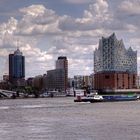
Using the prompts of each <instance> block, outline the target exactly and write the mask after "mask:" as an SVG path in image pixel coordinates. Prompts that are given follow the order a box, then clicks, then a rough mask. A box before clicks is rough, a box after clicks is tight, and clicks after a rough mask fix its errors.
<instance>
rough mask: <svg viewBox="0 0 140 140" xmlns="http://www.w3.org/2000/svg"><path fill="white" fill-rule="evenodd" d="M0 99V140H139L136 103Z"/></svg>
mask: <svg viewBox="0 0 140 140" xmlns="http://www.w3.org/2000/svg"><path fill="white" fill-rule="evenodd" d="M73 99H74V98H73V97H61V98H42V99H41V98H40V99H15V100H12V99H11V100H0V140H140V101H131V102H106V103H75V102H73Z"/></svg>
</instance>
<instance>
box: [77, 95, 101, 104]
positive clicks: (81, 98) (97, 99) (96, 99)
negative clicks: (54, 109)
mask: <svg viewBox="0 0 140 140" xmlns="http://www.w3.org/2000/svg"><path fill="white" fill-rule="evenodd" d="M103 100H104V99H103V97H102V96H101V95H98V94H88V95H87V96H77V98H76V99H75V100H74V102H91V103H94V102H102V101H103Z"/></svg>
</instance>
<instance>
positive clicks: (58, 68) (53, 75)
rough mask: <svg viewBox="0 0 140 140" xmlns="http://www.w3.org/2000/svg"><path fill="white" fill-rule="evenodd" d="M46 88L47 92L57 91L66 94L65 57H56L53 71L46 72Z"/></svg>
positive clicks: (66, 73) (66, 67) (66, 74)
mask: <svg viewBox="0 0 140 140" xmlns="http://www.w3.org/2000/svg"><path fill="white" fill-rule="evenodd" d="M46 88H47V89H48V90H59V91H64V92H66V90H67V88H68V60H67V57H64V56H60V57H58V59H57V60H56V65H55V69H54V70H49V71H47V76H46Z"/></svg>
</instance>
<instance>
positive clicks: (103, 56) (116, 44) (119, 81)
mask: <svg viewBox="0 0 140 140" xmlns="http://www.w3.org/2000/svg"><path fill="white" fill-rule="evenodd" d="M136 77H137V52H136V51H133V50H132V48H131V47H130V48H129V49H126V48H125V46H124V44H123V40H117V38H116V36H115V34H114V33H113V34H112V35H111V36H109V37H107V38H104V37H102V39H101V40H99V47H98V48H97V49H96V50H95V51H94V87H95V89H131V88H136V79H137V78H136Z"/></svg>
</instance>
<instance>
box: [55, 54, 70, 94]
mask: <svg viewBox="0 0 140 140" xmlns="http://www.w3.org/2000/svg"><path fill="white" fill-rule="evenodd" d="M59 69H61V70H60V71H62V72H63V74H64V91H66V90H67V88H68V60H67V57H65V56H59V57H58V59H57V60H56V70H58V71H59Z"/></svg>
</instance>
